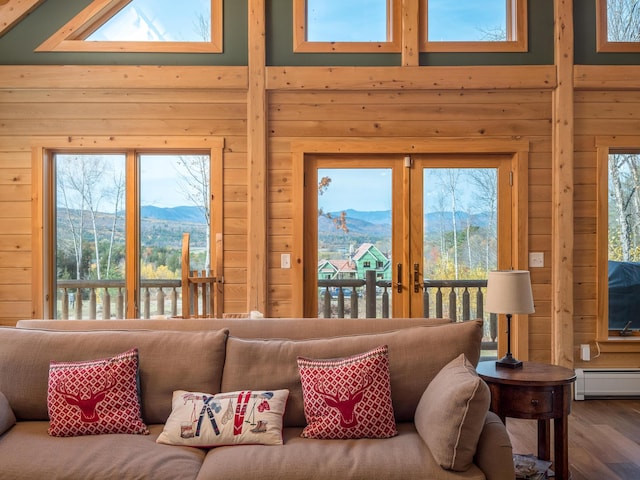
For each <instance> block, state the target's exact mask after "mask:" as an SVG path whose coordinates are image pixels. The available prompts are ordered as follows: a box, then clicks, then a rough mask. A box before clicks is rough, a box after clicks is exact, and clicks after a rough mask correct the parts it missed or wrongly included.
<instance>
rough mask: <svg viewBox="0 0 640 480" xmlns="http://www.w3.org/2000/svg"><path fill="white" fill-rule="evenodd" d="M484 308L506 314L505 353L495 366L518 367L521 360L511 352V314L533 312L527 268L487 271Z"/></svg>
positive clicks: (520, 364)
mask: <svg viewBox="0 0 640 480" xmlns="http://www.w3.org/2000/svg"><path fill="white" fill-rule="evenodd" d="M486 309H487V311H488V312H490V313H504V314H505V315H506V316H507V354H506V355H505V356H504V357H502V358H501V359H500V360H498V361H496V366H497V367H507V368H519V367H522V362H521V361H520V360H516V359H515V358H513V355H512V354H511V315H513V314H514V313H515V314H518V313H533V312H534V311H535V310H534V308H533V294H532V293H531V278H530V276H529V271H528V270H495V271H491V272H489V278H488V281H487V304H486Z"/></svg>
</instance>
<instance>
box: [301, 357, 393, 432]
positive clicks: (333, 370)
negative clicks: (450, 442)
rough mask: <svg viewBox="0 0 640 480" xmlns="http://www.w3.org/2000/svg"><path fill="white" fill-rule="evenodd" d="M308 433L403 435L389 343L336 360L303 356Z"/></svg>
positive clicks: (302, 378)
mask: <svg viewBox="0 0 640 480" xmlns="http://www.w3.org/2000/svg"><path fill="white" fill-rule="evenodd" d="M298 369H299V370H300V379H301V381H302V397H303V401H304V414H305V417H306V419H307V426H306V427H305V428H304V430H303V431H302V436H303V437H305V438H324V439H336V438H389V437H393V436H395V435H397V434H398V431H397V430H396V422H395V419H394V416H393V406H392V405H391V384H390V379H389V348H388V347H387V346H386V345H383V346H381V347H378V348H375V349H373V350H369V351H368V352H364V353H362V354H358V355H352V356H349V357H344V358H335V359H315V360H314V359H310V358H304V357H298Z"/></svg>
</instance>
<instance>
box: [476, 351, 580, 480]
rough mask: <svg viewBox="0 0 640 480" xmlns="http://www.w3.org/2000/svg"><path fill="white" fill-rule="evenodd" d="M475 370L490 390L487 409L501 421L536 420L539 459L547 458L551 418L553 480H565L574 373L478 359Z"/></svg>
mask: <svg viewBox="0 0 640 480" xmlns="http://www.w3.org/2000/svg"><path fill="white" fill-rule="evenodd" d="M477 371H478V375H480V377H481V378H482V379H483V380H484V381H485V382H486V383H487V385H489V389H490V390H491V411H492V412H494V413H495V414H496V415H498V416H499V417H500V418H501V419H502V421H503V422H504V421H505V419H506V417H512V418H524V419H534V420H538V457H539V458H541V459H543V460H550V450H551V448H550V443H551V423H550V422H551V420H552V419H553V440H554V447H555V448H554V458H553V462H554V465H553V470H554V471H555V474H556V480H567V479H569V478H570V473H569V458H568V450H569V428H568V427H569V424H568V416H569V413H570V411H571V384H572V383H573V382H575V380H576V375H575V372H574V371H573V370H571V369H570V368H565V367H560V366H557V365H549V364H546V363H537V362H523V366H522V368H504V367H498V366H496V362H495V361H487V362H480V363H479V364H478V368H477Z"/></svg>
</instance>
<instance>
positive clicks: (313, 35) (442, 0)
mask: <svg viewBox="0 0 640 480" xmlns="http://www.w3.org/2000/svg"><path fill="white" fill-rule="evenodd" d="M386 9H387V0H307V12H308V19H309V25H308V34H307V35H308V38H309V40H310V41H346V42H356V41H364V42H377V41H384V40H385V39H386V15H387V12H386ZM210 12H211V9H210V1H209V0H180V1H176V0H132V1H131V3H130V4H129V5H127V6H126V7H125V8H123V9H122V10H121V11H120V12H119V13H118V14H117V15H116V16H114V17H113V18H112V19H111V20H109V21H108V22H107V23H106V24H105V25H104V26H103V27H101V28H99V29H98V30H97V31H96V32H95V33H94V34H92V35H91V36H90V37H89V39H90V40H129V41H202V38H201V36H200V34H199V32H198V28H197V26H196V23H197V18H198V15H199V14H201V15H202V16H204V17H205V18H209V17H210ZM505 18H506V1H505V0H482V1H481V0H429V39H430V40H433V41H455V40H467V41H469V40H479V39H481V38H482V35H483V33H482V31H483V30H484V31H491V30H494V29H496V28H498V29H502V30H504V29H505Z"/></svg>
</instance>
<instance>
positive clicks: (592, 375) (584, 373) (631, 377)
mask: <svg viewBox="0 0 640 480" xmlns="http://www.w3.org/2000/svg"><path fill="white" fill-rule="evenodd" d="M614 397H617V398H640V369H637V368H629V369H625V368H616V369H603V368H598V369H596V368H593V369H590V368H576V383H575V385H574V398H575V399H576V400H584V399H588V398H614Z"/></svg>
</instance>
